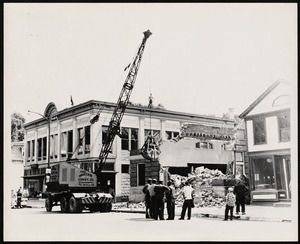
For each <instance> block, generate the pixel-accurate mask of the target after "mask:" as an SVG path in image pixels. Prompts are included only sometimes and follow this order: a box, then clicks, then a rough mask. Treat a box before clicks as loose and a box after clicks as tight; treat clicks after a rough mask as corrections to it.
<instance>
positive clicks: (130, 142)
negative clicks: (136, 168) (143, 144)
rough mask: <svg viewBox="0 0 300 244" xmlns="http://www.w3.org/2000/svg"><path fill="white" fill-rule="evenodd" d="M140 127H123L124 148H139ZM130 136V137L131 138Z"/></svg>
mask: <svg viewBox="0 0 300 244" xmlns="http://www.w3.org/2000/svg"><path fill="white" fill-rule="evenodd" d="M138 133H139V130H138V129H134V128H122V130H121V134H122V150H136V149H138ZM129 138H130V139H129Z"/></svg>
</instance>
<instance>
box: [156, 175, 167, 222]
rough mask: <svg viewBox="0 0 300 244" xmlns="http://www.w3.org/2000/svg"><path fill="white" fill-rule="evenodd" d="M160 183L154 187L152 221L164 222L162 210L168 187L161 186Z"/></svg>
mask: <svg viewBox="0 0 300 244" xmlns="http://www.w3.org/2000/svg"><path fill="white" fill-rule="evenodd" d="M162 183H163V182H162V181H159V182H158V185H156V186H155V187H154V192H155V212H154V219H156V220H157V219H158V218H159V219H160V220H164V209H165V202H164V198H165V192H166V191H167V190H168V187H166V186H165V185H163V184H162Z"/></svg>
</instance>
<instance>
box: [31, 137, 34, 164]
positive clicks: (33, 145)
mask: <svg viewBox="0 0 300 244" xmlns="http://www.w3.org/2000/svg"><path fill="white" fill-rule="evenodd" d="M31 143H32V149H31V150H32V154H31V155H32V157H33V160H34V155H35V140H32V141H31Z"/></svg>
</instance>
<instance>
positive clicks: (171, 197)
mask: <svg viewBox="0 0 300 244" xmlns="http://www.w3.org/2000/svg"><path fill="white" fill-rule="evenodd" d="M168 188H169V190H168V191H167V192H166V198H167V210H168V218H167V219H168V220H173V219H174V217H175V188H174V186H173V185H172V182H171V181H168Z"/></svg>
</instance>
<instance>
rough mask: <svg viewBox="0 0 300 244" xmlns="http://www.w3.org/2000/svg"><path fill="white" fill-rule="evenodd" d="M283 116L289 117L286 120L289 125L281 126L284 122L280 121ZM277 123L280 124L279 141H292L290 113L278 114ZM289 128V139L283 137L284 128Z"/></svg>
mask: <svg viewBox="0 0 300 244" xmlns="http://www.w3.org/2000/svg"><path fill="white" fill-rule="evenodd" d="M283 117H285V118H286V117H288V118H286V121H288V124H289V127H280V124H282V123H281V122H280V120H281V119H282V118H283ZM277 124H278V141H279V142H290V141H291V117H290V115H289V114H281V115H277ZM285 128H287V129H288V137H289V138H288V139H283V138H282V133H281V132H282V129H285Z"/></svg>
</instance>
